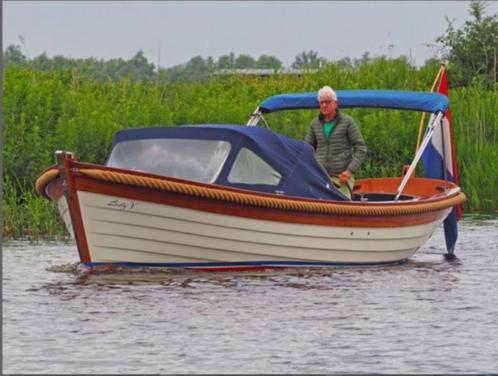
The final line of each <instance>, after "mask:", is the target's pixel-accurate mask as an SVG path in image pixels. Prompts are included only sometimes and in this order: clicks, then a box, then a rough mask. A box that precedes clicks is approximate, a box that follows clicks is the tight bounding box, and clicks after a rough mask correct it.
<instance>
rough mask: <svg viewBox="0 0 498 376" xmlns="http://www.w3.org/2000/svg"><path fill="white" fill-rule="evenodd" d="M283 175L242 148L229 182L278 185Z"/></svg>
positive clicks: (229, 176)
mask: <svg viewBox="0 0 498 376" xmlns="http://www.w3.org/2000/svg"><path fill="white" fill-rule="evenodd" d="M281 178H282V175H280V173H279V172H278V171H276V170H275V169H274V168H273V167H271V166H270V165H269V164H268V163H266V162H265V161H264V160H263V159H261V158H260V157H259V156H258V155H257V154H256V153H254V152H253V151H251V150H249V149H247V148H241V149H240V151H239V154H238V155H237V158H235V162H234V163H233V166H232V169H231V171H230V174H229V175H228V181H229V182H230V183H243V184H267V185H278V183H280V180H281Z"/></svg>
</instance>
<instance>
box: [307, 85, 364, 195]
mask: <svg viewBox="0 0 498 376" xmlns="http://www.w3.org/2000/svg"><path fill="white" fill-rule="evenodd" d="M318 101H319V103H320V114H319V115H318V117H316V118H315V119H313V121H312V122H311V124H310V127H309V129H308V134H307V135H306V138H305V141H306V142H307V143H309V144H310V145H311V146H313V148H314V149H315V157H316V159H317V160H318V161H319V162H320V163H321V164H322V166H323V167H325V170H327V172H328V174H329V175H330V177H331V180H332V182H333V183H334V184H335V185H336V186H337V187H339V190H340V191H341V192H342V193H344V194H345V195H346V196H347V197H349V198H351V193H352V190H353V185H354V173H355V172H356V171H357V170H358V169H359V168H360V166H361V164H362V163H363V161H364V160H365V156H366V153H367V146H366V144H365V141H364V140H363V136H362V135H361V132H360V129H359V128H358V126H357V125H356V123H355V121H354V120H353V118H352V117H350V116H348V115H346V114H343V113H342V112H341V111H339V109H338V103H337V94H336V93H335V91H334V90H332V88H330V87H329V86H324V87H322V88H321V89H320V90H319V91H318Z"/></svg>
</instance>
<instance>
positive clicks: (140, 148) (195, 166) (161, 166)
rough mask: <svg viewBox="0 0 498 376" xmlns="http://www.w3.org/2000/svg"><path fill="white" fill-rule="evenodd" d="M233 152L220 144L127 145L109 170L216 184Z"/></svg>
mask: <svg viewBox="0 0 498 376" xmlns="http://www.w3.org/2000/svg"><path fill="white" fill-rule="evenodd" d="M229 152H230V143H229V142H227V141H218V140H190V139H145V140H133V141H124V142H120V143H119V144H117V145H116V146H115V147H114V149H113V150H112V153H111V156H110V157H109V161H108V162H107V165H108V166H111V167H118V168H124V169H130V170H139V171H144V172H150V173H153V174H158V175H163V176H171V177H175V178H181V179H188V180H195V181H200V182H204V183H213V182H214V181H215V180H216V178H217V177H218V174H219V173H220V171H221V169H222V167H223V164H224V163H225V161H226V159H227V157H228V153H229Z"/></svg>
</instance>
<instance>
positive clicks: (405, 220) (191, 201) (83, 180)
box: [74, 175, 445, 228]
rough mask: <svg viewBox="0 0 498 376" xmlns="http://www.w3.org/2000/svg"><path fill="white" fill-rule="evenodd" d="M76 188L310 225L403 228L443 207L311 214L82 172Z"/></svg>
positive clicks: (431, 217) (428, 220)
mask: <svg viewBox="0 0 498 376" xmlns="http://www.w3.org/2000/svg"><path fill="white" fill-rule="evenodd" d="M74 181H75V184H76V189H77V190H78V191H85V192H91V193H96V194H103V195H109V196H116V197H122V198H126V199H131V200H140V201H145V202H150V203H154V204H161V205H170V206H175V207H181V208H186V209H192V210H200V211H206V212H211V213H216V214H222V215H228V216H237V217H245V218H253V219H261V220H268V221H276V222H286V223H296V224H311V225H324V226H338V227H375V228H378V227H403V226H412V225H419V224H426V223H431V222H434V221H437V220H439V219H442V217H443V215H444V214H445V209H442V210H439V211H432V212H427V213H419V214H407V215H403V216H370V217H365V216H360V215H356V216H344V215H340V214H330V213H311V212H303V211H296V210H282V209H275V208H271V207H258V206H251V205H244V204H240V203H230V202H226V201H221V200H216V199H212V198H205V197H196V196H188V195H185V194H181V193H174V192H170V191H161V190H154V189H150V188H146V187H135V186H126V185H122V184H118V183H111V182H107V181H101V180H94V179H92V178H90V177H87V176H85V175H77V176H74Z"/></svg>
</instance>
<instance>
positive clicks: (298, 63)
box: [292, 50, 327, 69]
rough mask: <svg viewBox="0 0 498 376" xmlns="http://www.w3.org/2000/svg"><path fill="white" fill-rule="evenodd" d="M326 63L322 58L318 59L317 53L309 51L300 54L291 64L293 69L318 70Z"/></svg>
mask: <svg viewBox="0 0 498 376" xmlns="http://www.w3.org/2000/svg"><path fill="white" fill-rule="evenodd" d="M326 62H327V61H326V60H325V59H324V58H321V57H318V52H316V51H313V50H310V51H308V52H301V53H300V54H299V55H297V56H296V58H295V59H294V62H293V63H292V68H293V69H320V68H322V67H323V66H324V65H325V63H326Z"/></svg>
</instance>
